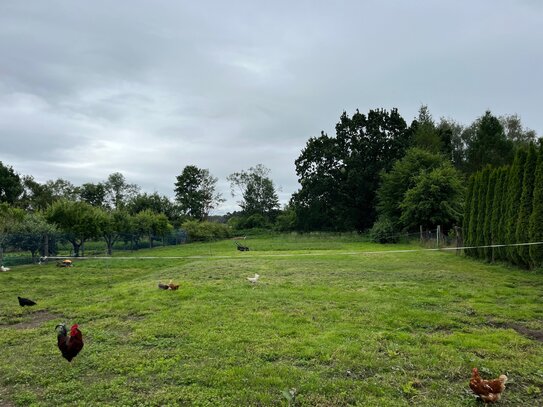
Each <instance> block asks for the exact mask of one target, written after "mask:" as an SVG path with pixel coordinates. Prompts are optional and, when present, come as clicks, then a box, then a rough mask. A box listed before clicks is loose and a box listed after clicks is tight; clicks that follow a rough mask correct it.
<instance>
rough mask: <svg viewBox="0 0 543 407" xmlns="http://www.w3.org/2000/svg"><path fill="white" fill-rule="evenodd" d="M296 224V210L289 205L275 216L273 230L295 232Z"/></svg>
mask: <svg viewBox="0 0 543 407" xmlns="http://www.w3.org/2000/svg"><path fill="white" fill-rule="evenodd" d="M296 224H297V218H296V210H295V209H294V208H293V207H292V206H291V205H288V206H287V207H286V208H285V209H284V210H282V211H281V212H279V214H278V215H277V218H276V219H275V225H274V228H275V229H276V230H278V231H280V232H288V231H291V230H295V229H296Z"/></svg>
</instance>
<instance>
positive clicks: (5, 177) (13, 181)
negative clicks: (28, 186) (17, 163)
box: [0, 161, 24, 204]
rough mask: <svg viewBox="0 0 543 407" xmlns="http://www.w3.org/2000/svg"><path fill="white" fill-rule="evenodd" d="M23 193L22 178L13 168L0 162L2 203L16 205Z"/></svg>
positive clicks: (0, 197)
mask: <svg viewBox="0 0 543 407" xmlns="http://www.w3.org/2000/svg"><path fill="white" fill-rule="evenodd" d="M23 191H24V189H23V184H22V182H21V177H19V175H18V174H17V173H16V172H15V171H14V170H13V168H12V167H10V166H7V165H4V164H3V163H2V161H0V203H3V202H5V203H8V204H14V203H16V202H17V200H18V199H19V197H20V196H21V195H22V193H23Z"/></svg>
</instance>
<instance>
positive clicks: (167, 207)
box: [126, 192, 180, 222]
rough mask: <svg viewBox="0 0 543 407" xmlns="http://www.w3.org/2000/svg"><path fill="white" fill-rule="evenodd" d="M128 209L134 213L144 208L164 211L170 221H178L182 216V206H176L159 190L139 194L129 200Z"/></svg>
mask: <svg viewBox="0 0 543 407" xmlns="http://www.w3.org/2000/svg"><path fill="white" fill-rule="evenodd" d="M126 209H127V210H128V212H130V214H132V215H135V214H137V213H139V212H142V211H144V210H150V211H151V212H154V213H163V214H164V215H166V217H167V218H168V221H170V222H177V221H178V220H179V218H180V216H179V211H180V208H178V207H176V205H174V204H173V203H172V202H171V201H170V199H169V198H168V197H167V196H164V195H159V194H158V193H157V192H154V193H152V194H148V193H146V192H144V193H143V194H137V195H136V196H134V197H133V198H132V199H131V200H130V201H129V202H128V204H127V208H126Z"/></svg>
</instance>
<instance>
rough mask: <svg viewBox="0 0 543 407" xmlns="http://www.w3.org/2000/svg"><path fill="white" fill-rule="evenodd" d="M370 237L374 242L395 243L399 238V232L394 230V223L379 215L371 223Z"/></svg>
mask: <svg viewBox="0 0 543 407" xmlns="http://www.w3.org/2000/svg"><path fill="white" fill-rule="evenodd" d="M370 237H371V240H372V242H376V243H397V242H398V240H399V239H400V235H399V233H396V231H395V230H394V223H393V222H392V221H391V220H390V219H389V218H386V217H380V218H379V219H378V220H377V222H375V223H374V224H373V227H372V228H371V230H370Z"/></svg>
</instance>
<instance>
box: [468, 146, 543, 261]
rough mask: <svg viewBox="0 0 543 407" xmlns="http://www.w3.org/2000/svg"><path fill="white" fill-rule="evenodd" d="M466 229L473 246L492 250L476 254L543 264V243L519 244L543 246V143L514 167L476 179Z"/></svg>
mask: <svg viewBox="0 0 543 407" xmlns="http://www.w3.org/2000/svg"><path fill="white" fill-rule="evenodd" d="M464 230H465V231H466V239H465V244H466V245H467V246H488V247H483V248H478V249H468V250H467V253H468V255H470V256H473V257H478V258H482V259H486V260H487V261H489V262H494V261H496V260H502V261H508V262H510V263H513V264H516V265H519V266H522V267H525V268H535V267H540V266H541V265H542V264H543V245H541V244H534V245H515V244H523V243H529V242H532V243H537V242H543V143H540V144H539V147H536V145H535V144H533V143H532V144H530V146H529V147H528V148H527V149H519V150H518V151H517V153H516V155H515V158H514V160H513V163H512V164H511V165H507V166H502V167H491V166H487V167H486V168H484V169H483V170H482V171H478V172H477V173H475V174H473V175H472V176H471V177H470V180H469V184H468V192H467V197H466V204H465V209H464ZM493 245H496V246H497V247H492V246H493ZM501 245H509V246H501Z"/></svg>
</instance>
